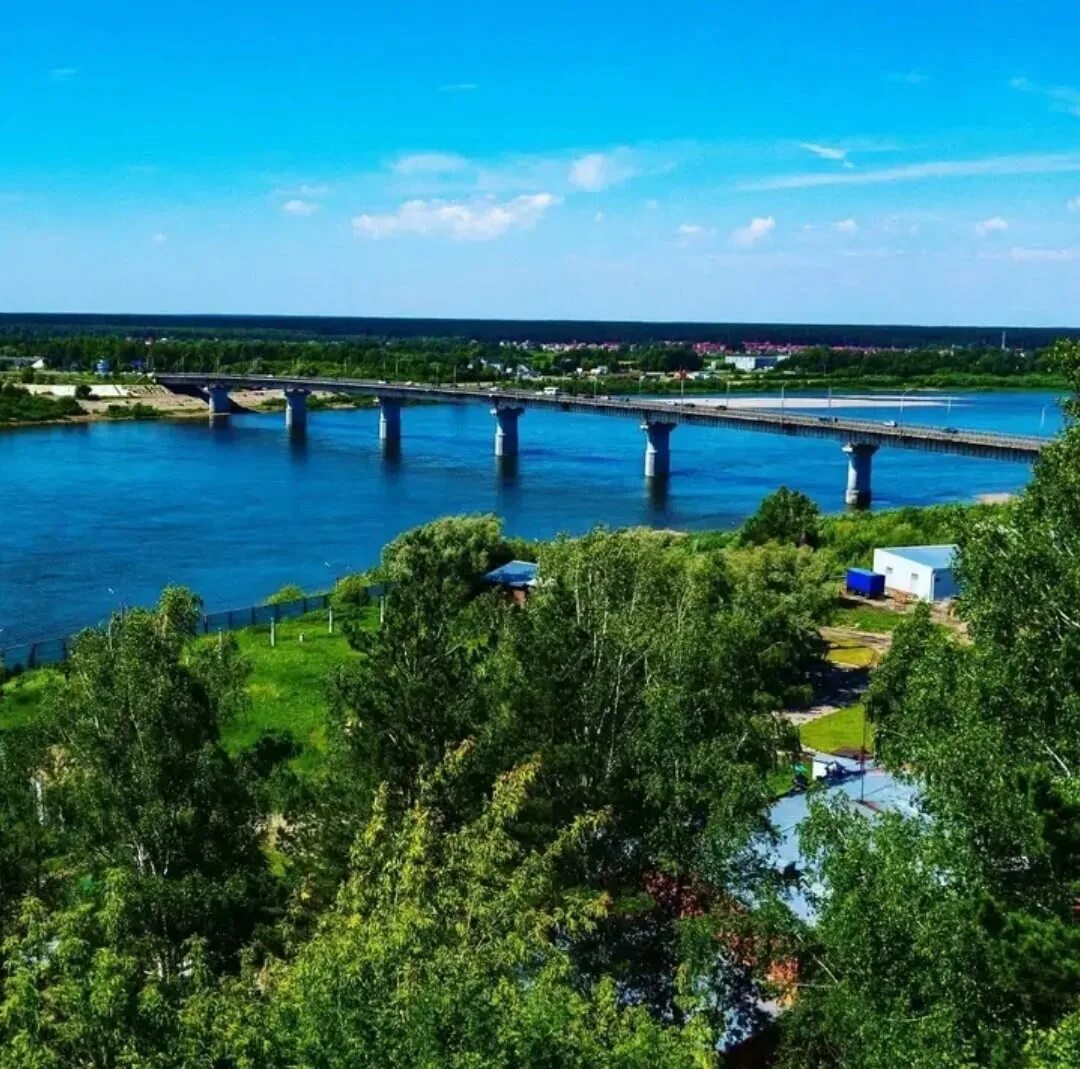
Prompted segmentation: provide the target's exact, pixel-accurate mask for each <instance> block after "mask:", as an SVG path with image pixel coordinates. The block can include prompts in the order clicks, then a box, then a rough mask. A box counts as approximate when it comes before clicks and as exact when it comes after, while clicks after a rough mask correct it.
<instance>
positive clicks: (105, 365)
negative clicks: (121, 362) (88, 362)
mask: <svg viewBox="0 0 1080 1069" xmlns="http://www.w3.org/2000/svg"><path fill="white" fill-rule="evenodd" d="M111 370H112V368H111V367H110V366H109V361H108V360H99V361H98V362H97V364H96V365H95V366H94V371H96V372H97V374H99V375H108V374H109V372H110V371H111Z"/></svg>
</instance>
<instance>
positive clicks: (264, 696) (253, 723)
mask: <svg viewBox="0 0 1080 1069" xmlns="http://www.w3.org/2000/svg"><path fill="white" fill-rule="evenodd" d="M363 619H364V625H365V626H366V627H368V628H371V629H374V628H375V627H376V626H378V610H377V609H375V608H371V609H368V610H366V611H365V615H364V618H363ZM235 634H236V641H237V643H238V644H239V646H240V651H241V653H242V654H243V655H244V657H245V658H246V659H247V661H248V663H249V664H250V665H251V675H250V677H249V679H248V686H247V690H248V696H249V697H250V699H251V701H250V704H249V705H248V707H247V709H245V710H244V712H243V713H241V715H240V716H238V717H237V718H236V719H235V720H233V721H232V722H231V723H230V724H228V725H227V726H226V728H225V730H224V732H223V736H224V737H223V740H222V741H223V742H224V744H225V746H226V748H227V749H228V750H229V751H230V752H231V753H237V752H239V751H241V750H244V749H246V748H247V747H248V746H251V745H252V743H254V742H255V740H256V739H257V738H258V737H259V736H260V735H261V734H262V733H263V732H264V731H281V732H286V733H288V734H289V735H291V736H292V737H293V738H294V739H295V740H296V741H297V742H299V743H300V744H301V745H302V746H303V752H302V753H301V754H300V755H299V757H297V759H296V762H295V765H294V767H296V769H297V770H298V771H303V772H310V771H311V770H312V769H314V768H316V767H317V766H318V764H319V761H320V759H321V757H320V755H321V751H322V749H323V746H324V743H325V739H326V714H327V703H326V679H327V676H329V674H330V672H331V670H332V669H334V668H336V667H337V666H338V665H341V664H345V663H346V662H347V661H349V660H350V659H351V658H352V657H354V656H355V653H354V652H353V651H352V650H351V649H350V648H349V644H348V643H347V642H346V641H345V638H344V636H343V635H342V634H341V630H340V628H338V627H335V629H334V634H332V635H331V634H329V633H328V632H327V629H326V615H325V613H322V612H317V613H311V614H309V615H308V616H304V617H301V618H300V619H297V620H286V621H283V622H282V623H280V624H278V626H277V634H276V640H277V642H276V645H274V646H271V645H270V629H269V627H249V628H245V629H244V630H242V631H237V632H236V633H235ZM301 635H303V636H304V640H303V641H302V642H301V641H300V636H301Z"/></svg>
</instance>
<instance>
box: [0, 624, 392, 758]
mask: <svg viewBox="0 0 1080 1069" xmlns="http://www.w3.org/2000/svg"><path fill="white" fill-rule="evenodd" d="M363 622H364V626H365V627H368V628H370V629H374V628H375V627H377V626H378V609H377V608H374V607H372V608H369V609H366V610H364V617H363ZM326 626H327V621H326V614H325V613H323V612H317V613H311V614H310V615H308V616H304V617H301V618H299V619H296V620H286V621H283V622H282V623H280V624H278V626H277V636H276V637H277V644H276V645H275V646H271V645H270V629H269V627H253V628H245V629H244V630H242V631H236V632H234V634H235V636H236V641H237V643H238V644H239V646H240V650H241V652H242V653H243V655H244V657H245V659H246V660H247V661H248V663H249V664H250V665H251V675H250V676H249V677H248V685H247V690H248V695H249V697H250V699H251V700H250V703H249V704H248V706H247V708H246V709H245V710H244V711H243V712H242V713H241V714H240V715H239V716H237V717H236V718H235V719H234V720H233V721H231V722H230V723H228V724H226V725H224V727H223V730H222V742H223V744H224V745H225V747H226V749H227V750H228V751H229V752H230V753H234V754H235V753H239V752H240V751H242V750H244V749H246V748H247V747H248V746H251V745H252V743H254V742H255V740H256V739H257V738H258V737H259V736H260V735H261V734H262V733H263V732H264V731H281V732H285V733H288V734H289V735H291V736H292V737H293V738H294V739H295V740H296V741H297V742H299V743H300V744H301V745H302V746H303V751H302V753H301V754H300V755H299V756H298V757H297V758H296V762H295V767H296V768H297V770H298V771H305V772H306V771H311V770H312V769H314V768H316V767H317V766H318V764H319V762H320V760H321V756H320V754H321V750H322V748H323V745H324V741H325V734H326V714H327V703H326V678H327V676H328V675H329V674H330V671H331V670H332V669H333V668H335V667H337V666H338V665H340V664H344V663H346V662H347V661H348V660H349V659H350V658H352V657H354V656H355V653H354V652H353V651H352V650H351V649H350V648H349V644H348V643H347V642H346V641H345V638H344V636H343V635H342V633H341V630H340V627H337V626H335V629H334V634H332V635H331V634H329V633H328V632H327V629H326ZM301 635H303V636H304V641H303V642H301V641H300V636H301ZM199 641H203V642H213V641H216V640H215V639H213V638H207V639H200V640H199ZM60 678H61V677H60V673H59V671H57V670H56V669H54V668H41V669H36V670H34V671H30V672H23V673H22V674H20V675H17V676H15V677H13V678H12V679H10V680H8V682H6V683H5V684H4V685H3V687H0V693H2V694H3V697H2V698H0V728H15V727H20V726H22V725H24V724H27V723H30V722H32V721H33V720H34V718H35V717H36V715H37V713H38V711H39V709H40V708H41V704H42V702H43V701H44V699H45V697H46V695H47V694H48V692H49V689H50V688H51V687H53V686H55V685H56V683H57V681H58V680H59V679H60Z"/></svg>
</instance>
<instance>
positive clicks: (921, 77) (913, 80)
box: [882, 70, 930, 85]
mask: <svg viewBox="0 0 1080 1069" xmlns="http://www.w3.org/2000/svg"><path fill="white" fill-rule="evenodd" d="M882 77H883V78H884V79H885V81H887V82H896V83H897V84H899V85H926V83H927V82H928V81H930V75H929V74H925V73H924V72H923V71H914V70H913V71H889V73H888V74H885V75H883V76H882Z"/></svg>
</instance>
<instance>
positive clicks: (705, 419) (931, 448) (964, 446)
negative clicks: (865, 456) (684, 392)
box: [156, 372, 1050, 463]
mask: <svg viewBox="0 0 1080 1069" xmlns="http://www.w3.org/2000/svg"><path fill="white" fill-rule="evenodd" d="M156 379H157V382H159V383H160V384H161V385H162V386H165V387H168V388H180V389H186V390H190V389H191V388H192V387H206V386H208V385H209V384H211V383H215V384H220V385H221V386H225V387H227V388H229V389H234V390H243V389H248V390H267V389H271V390H286V389H306V390H324V391H327V392H330V393H341V394H364V395H368V396H379V397H387V398H395V399H397V400H401V401H433V400H437V401H451V402H458V403H461V402H483V403H485V404H495V405H498V404H515V405H524V406H527V407H531V408H548V409H556V410H560V411H564V412H592V413H594V414H599V415H608V416H623V417H627V416H629V417H632V418H636V419H640V420H642V421H653V422H665V423H676V424H681V423H689V424H699V425H703V426H709V427H730V428H735V429H739V430H747V431H763V432H766V433H769V434H787V435H791V436H793V437H801V438H831V439H833V440H835V441H840V442H845V443H846V442H865V443H866V444H868V445H876V446H893V447H898V448H901V449H921V450H924V451H928V452H936V453H951V454H954V455H959V456H969V457H984V458H989V459H993V460H1011V461H1019V462H1021V463H1030V462H1031V461H1033V460H1034V459H1035V458H1036V457H1037V456H1038V455H1039V453H1040V452H1041V451H1042V449H1043V448H1044V447H1045V446H1046V445H1047V444H1048V443H1049V441H1050V439H1048V438H1041V437H1037V436H1025V435H1017V434H999V433H996V432H990V431H971V430H957V431H951V430H944V429H942V428H939V427H928V426H922V425H919V424H912V423H906V424H903V425H902V426H898V427H889V426H886V424H885V423H884V422H882V421H880V420H878V421H875V420H866V419H850V418H846V417H839V416H812V415H805V414H802V413H794V412H790V411H784V410H781V411H766V410H763V409H749V408H739V409H735V408H725V407H723V406H717V405H704V404H695V403H694V402H693V401H678V402H674V403H672V402H668V401H657V400H643V399H640V398H639V399H634V398H629V397H581V396H577V397H575V396H571V395H569V394H558V395H555V396H552V395H550V394H544V393H540V392H537V391H534V390H520V389H501V388H496V389H485V388H479V387H475V386H406V385H403V384H401V383H381V382H372V381H370V380H364V379H332V378H291V377H280V376H272V375H225V374H221V375H218V374H206V373H195V372H187V373H180V374H162V375H158V376H156Z"/></svg>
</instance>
